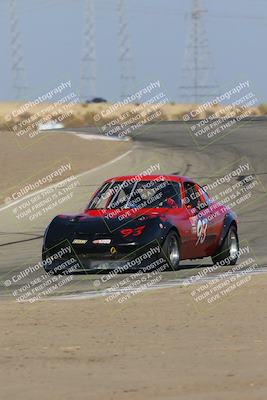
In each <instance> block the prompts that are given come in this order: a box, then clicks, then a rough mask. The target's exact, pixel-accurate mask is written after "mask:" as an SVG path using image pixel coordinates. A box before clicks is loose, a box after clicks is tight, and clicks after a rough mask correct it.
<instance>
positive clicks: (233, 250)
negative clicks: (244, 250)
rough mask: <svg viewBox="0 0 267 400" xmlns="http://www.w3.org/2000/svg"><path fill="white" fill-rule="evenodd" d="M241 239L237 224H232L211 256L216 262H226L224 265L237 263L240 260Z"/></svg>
mask: <svg viewBox="0 0 267 400" xmlns="http://www.w3.org/2000/svg"><path fill="white" fill-rule="evenodd" d="M238 252H239V240H238V234H237V230H236V228H235V226H233V225H232V226H231V227H230V228H229V231H228V232H227V235H226V237H225V239H224V241H223V243H222V245H221V246H220V248H219V249H218V250H217V252H216V253H215V254H214V255H213V256H212V257H211V258H212V261H213V263H214V264H216V263H218V262H219V263H220V262H224V265H235V264H236V263H237V260H238Z"/></svg>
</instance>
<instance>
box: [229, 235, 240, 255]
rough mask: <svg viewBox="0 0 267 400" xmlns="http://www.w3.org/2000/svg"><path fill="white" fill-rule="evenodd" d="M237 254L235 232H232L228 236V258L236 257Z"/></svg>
mask: <svg viewBox="0 0 267 400" xmlns="http://www.w3.org/2000/svg"><path fill="white" fill-rule="evenodd" d="M237 254H238V240H237V237H236V234H235V233H234V232H232V233H231V236H230V258H232V259H235V258H237Z"/></svg>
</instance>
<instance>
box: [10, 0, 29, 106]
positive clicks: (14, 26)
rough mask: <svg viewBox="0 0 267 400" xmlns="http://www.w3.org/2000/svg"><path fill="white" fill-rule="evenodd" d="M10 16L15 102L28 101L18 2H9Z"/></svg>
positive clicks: (13, 0)
mask: <svg viewBox="0 0 267 400" xmlns="http://www.w3.org/2000/svg"><path fill="white" fill-rule="evenodd" d="M9 14H10V50H11V70H12V77H13V89H14V92H15V100H18V101H21V100H26V97H27V90H28V87H27V84H26V73H25V67H24V58H23V50H22V44H21V33H20V27H19V18H18V9H17V0H9Z"/></svg>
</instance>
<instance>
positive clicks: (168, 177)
mask: <svg viewBox="0 0 267 400" xmlns="http://www.w3.org/2000/svg"><path fill="white" fill-rule="evenodd" d="M136 178H138V180H139V181H148V180H156V179H159V178H163V179H166V180H170V181H174V182H180V183H181V182H192V183H196V182H195V181H194V180H193V179H191V178H188V177H187V176H182V175H175V174H171V175H167V174H158V175H142V174H139V175H138V174H137V175H123V176H115V177H113V178H110V179H107V180H106V182H112V181H115V182H122V181H129V180H132V179H133V180H135V179H136Z"/></svg>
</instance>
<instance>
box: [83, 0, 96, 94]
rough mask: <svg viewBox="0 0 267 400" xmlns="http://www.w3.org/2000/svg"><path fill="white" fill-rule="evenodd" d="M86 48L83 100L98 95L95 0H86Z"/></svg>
mask: <svg viewBox="0 0 267 400" xmlns="http://www.w3.org/2000/svg"><path fill="white" fill-rule="evenodd" d="M84 23H85V28H84V48H83V55H82V66H81V100H82V101H85V100H88V99H92V98H94V97H95V96H96V42H95V41H96V35H95V5H94V0H85V14H84Z"/></svg>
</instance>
